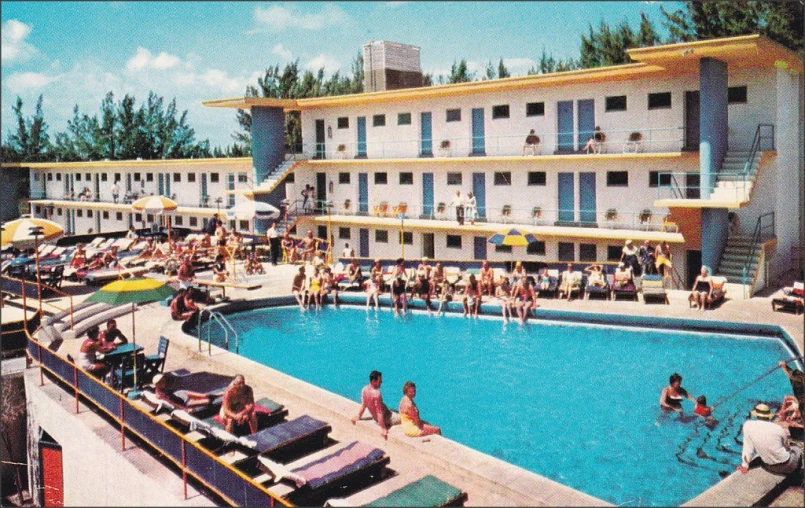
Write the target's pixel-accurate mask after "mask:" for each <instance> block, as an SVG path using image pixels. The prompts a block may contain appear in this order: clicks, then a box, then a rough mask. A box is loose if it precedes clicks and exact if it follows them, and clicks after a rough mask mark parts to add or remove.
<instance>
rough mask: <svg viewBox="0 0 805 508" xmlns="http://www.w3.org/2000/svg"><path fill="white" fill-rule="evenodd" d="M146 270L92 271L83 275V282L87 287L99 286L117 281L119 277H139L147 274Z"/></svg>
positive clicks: (110, 269) (140, 268)
mask: <svg viewBox="0 0 805 508" xmlns="http://www.w3.org/2000/svg"><path fill="white" fill-rule="evenodd" d="M147 271H148V269H146V268H143V267H138V268H122V269H118V268H107V269H102V270H93V271H91V272H87V273H86V275H84V277H83V280H84V283H85V284H89V285H96V286H97V285H100V284H104V283H106V282H112V281H114V280H115V279H119V278H121V277H124V278H125V277H127V276H128V277H139V276H140V275H142V274H144V273H145V272H147Z"/></svg>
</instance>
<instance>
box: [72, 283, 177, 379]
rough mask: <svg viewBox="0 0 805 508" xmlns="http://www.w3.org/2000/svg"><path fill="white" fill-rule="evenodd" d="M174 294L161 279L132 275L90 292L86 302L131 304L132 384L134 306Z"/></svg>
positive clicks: (134, 333)
mask: <svg viewBox="0 0 805 508" xmlns="http://www.w3.org/2000/svg"><path fill="white" fill-rule="evenodd" d="M175 294H176V290H175V289H173V288H172V287H170V286H168V285H167V284H165V283H164V282H162V281H159V280H156V279H147V278H143V277H134V278H131V279H120V280H116V281H114V282H110V283H109V284H107V285H105V286H103V287H102V288H101V289H99V290H98V291H96V292H95V293H93V294H91V295H90V296H89V298H87V299H86V300H85V301H86V302H100V303H108V304H109V305H123V304H126V303H130V304H131V342H132V344H133V345H134V350H133V351H132V354H133V355H134V385H135V386H136V385H137V351H136V346H137V334H136V330H135V327H134V306H135V305H136V304H138V303H150V302H155V301H157V300H164V299H165V298H167V297H169V296H173V295H175Z"/></svg>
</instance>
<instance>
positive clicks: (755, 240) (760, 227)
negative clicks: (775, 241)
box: [741, 212, 775, 298]
mask: <svg viewBox="0 0 805 508" xmlns="http://www.w3.org/2000/svg"><path fill="white" fill-rule="evenodd" d="M766 218H768V220H766V221H765V222H766V224H765V225H764V224H763V223H764V219H766ZM768 230H771V233H770V234H768V235H767V237H768V238H771V237H773V236H774V234H775V226H774V212H768V213H764V214H763V215H761V216H760V217H758V218H757V222H755V230H754V232H753V233H752V241H751V242H750V245H749V250H748V251H747V252H746V256H745V257H744V262H743V268H742V275H741V284H743V287H744V298H747V294H746V292H747V289H746V284H747V279H748V277H749V267H750V266H752V260H753V259H754V258H755V257H757V256H758V255H759V254H760V253H759V252H757V253H756V251H757V250H759V249H760V247H761V244H762V242H763V238H764V232H768ZM758 269H760V267H757V268H756V269H755V274H754V276H753V277H752V285H753V286H754V281H755V279H756V278H757V270H758Z"/></svg>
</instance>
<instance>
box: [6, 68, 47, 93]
mask: <svg viewBox="0 0 805 508" xmlns="http://www.w3.org/2000/svg"><path fill="white" fill-rule="evenodd" d="M58 79H59V76H58V75H56V76H48V75H46V74H40V73H38V72H17V73H14V74H12V75H11V76H9V77H8V79H7V80H6V86H8V90H9V91H10V92H11V93H13V94H22V93H25V92H30V91H34V90H38V89H40V88H42V87H44V86H47V85H49V84H50V83H52V82H54V81H57V80H58Z"/></svg>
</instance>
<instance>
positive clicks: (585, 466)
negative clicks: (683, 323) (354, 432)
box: [229, 307, 792, 506]
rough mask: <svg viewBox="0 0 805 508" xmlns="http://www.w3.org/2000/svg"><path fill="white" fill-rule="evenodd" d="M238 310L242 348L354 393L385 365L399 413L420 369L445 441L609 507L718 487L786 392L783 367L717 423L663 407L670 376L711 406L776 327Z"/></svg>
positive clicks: (760, 361)
mask: <svg viewBox="0 0 805 508" xmlns="http://www.w3.org/2000/svg"><path fill="white" fill-rule="evenodd" d="M229 320H230V321H231V322H232V324H233V325H234V326H235V328H236V329H237V330H238V334H239V336H240V354H241V355H243V356H245V357H248V358H251V359H253V360H255V361H257V362H260V363H262V364H264V365H267V366H269V367H272V368H274V369H277V370H279V371H281V372H284V373H286V374H289V375H291V376H293V377H296V378H298V379H302V380H304V381H307V382H309V383H312V384H314V385H317V386H319V387H321V388H324V389H326V390H329V391H331V392H334V393H337V394H340V395H343V396H345V397H348V398H350V399H352V400H355V401H358V402H359V401H360V391H361V388H362V387H363V386H364V385H365V384H366V383H367V382H368V375H369V372H370V371H372V370H373V369H377V370H379V371H381V372H382V373H383V386H382V392H383V395H384V400H385V402H386V404H387V405H388V406H389V407H391V408H393V409H395V410H396V409H397V407H398V404H399V400H400V398H401V397H402V392H401V389H402V385H403V383H404V382H405V381H408V380H411V381H414V382H415V383H416V384H417V397H416V399H415V400H416V403H417V405H418V406H419V408H420V413H421V415H422V418H423V419H424V420H426V421H428V422H430V423H432V424H434V425H438V426H440V427H441V428H442V432H443V434H444V435H445V436H446V437H448V438H450V439H453V440H455V441H458V442H460V443H463V444H465V445H467V446H469V447H472V448H474V449H476V450H479V451H481V452H484V453H487V454H490V455H493V456H495V457H498V458H500V459H502V460H505V461H507V462H510V463H512V464H515V465H517V466H520V467H522V468H525V469H527V470H530V471H533V472H534V473H537V474H539V475H542V476H545V477H548V478H551V479H553V480H555V481H557V482H559V483H562V484H564V485H567V486H569V487H572V488H574V489H577V490H580V491H582V492H585V493H587V494H590V495H592V496H595V497H598V498H600V499H603V500H605V501H608V502H610V503H613V504H616V505H627V506H638V505H642V506H647V505H651V506H662V505H665V506H667V505H679V504H681V503H684V502H685V501H688V500H690V499H692V498H693V497H695V496H696V495H698V494H700V493H701V492H703V491H705V490H706V489H708V488H709V487H711V486H713V485H714V484H716V483H717V482H718V481H719V480H720V479H721V477H722V476H724V475H726V474H729V473H731V472H733V471H734V470H735V468H736V467H737V466H738V465H739V464H740V460H741V459H740V450H741V448H740V446H741V445H740V441H741V432H740V426H741V424H742V423H743V421H744V418H745V415H746V412H747V411H748V410H749V409H751V408H752V407H753V406H754V404H755V403H757V402H758V401H759V400H764V401H778V400H782V397H783V395H785V394H786V393H789V392H790V390H791V388H790V384H789V383H788V380H787V379H786V377H785V375H784V374H783V373H782V372H779V371H777V372H775V373H773V374H771V375H769V376H767V377H765V378H763V379H762V380H761V381H759V382H757V383H755V384H753V385H751V386H750V387H748V388H747V389H745V390H743V391H741V392H740V393H739V394H738V395H736V396H735V397H732V398H730V399H728V400H727V401H726V402H725V403H724V404H723V405H720V406H719V407H718V408H716V410H715V417H716V419H717V420H718V422H719V423H718V424H717V425H716V426H715V427H714V428H712V429H710V428H708V427H706V426H704V425H702V424H701V421H699V419H698V417H695V418H694V417H692V416H691V414H692V410H693V403H691V402H690V401H685V402H684V403H683V406H684V409H685V413H686V416H683V417H681V418H680V417H679V416H678V415H675V414H674V415H663V414H661V411H660V409H659V395H660V392H661V391H662V389H663V388H664V387H665V386H666V385H667V384H668V377H669V375H670V374H671V373H673V372H679V373H680V374H681V375H682V376H683V377H684V381H683V386H684V387H685V388H686V389H687V390H688V391H689V392H690V393H691V395H693V396H694V397H697V396H699V395H702V394H704V395H706V396H707V400H708V404H709V405H713V404H714V403H716V402H718V401H719V400H720V399H722V398H724V397H726V396H727V395H729V394H731V393H733V392H735V391H736V390H739V389H740V388H742V387H744V386H746V385H747V384H749V383H751V382H752V381H754V380H756V379H757V378H758V377H760V376H761V375H762V374H763V373H765V372H767V371H769V370H770V369H771V368H772V367H774V366H775V365H776V364H777V362H779V361H780V360H783V359H788V358H791V356H792V355H791V354H790V352H789V351H788V350H787V349H786V347H785V346H784V345H783V343H782V342H781V341H780V340H778V339H773V338H747V337H738V336H728V335H719V334H705V333H695V332H679V331H669V330H663V329H638V328H616V327H608V326H586V325H576V324H561V323H551V322H544V321H541V322H537V321H530V322H529V323H528V324H526V325H520V324H519V323H505V322H503V321H502V320H500V319H497V318H487V319H468V318H461V317H459V316H450V315H448V316H442V317H434V316H429V315H426V314H423V313H415V314H409V315H407V316H403V317H394V315H393V314H392V313H391V312H389V311H388V310H387V309H386V310H381V311H380V312H377V311H375V310H370V311H366V310H364V309H363V308H350V307H343V308H338V309H335V308H330V307H326V308H324V309H323V310H321V311H313V310H311V311H307V312H302V311H300V309H299V308H298V307H281V308H270V309H261V310H255V311H249V312H244V313H240V314H235V315H231V316H229ZM350 416H351V415H350Z"/></svg>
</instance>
